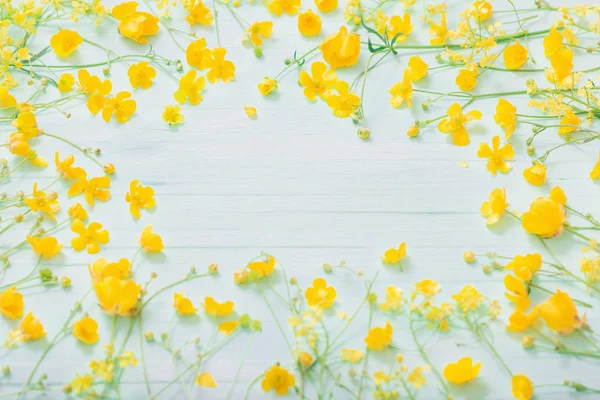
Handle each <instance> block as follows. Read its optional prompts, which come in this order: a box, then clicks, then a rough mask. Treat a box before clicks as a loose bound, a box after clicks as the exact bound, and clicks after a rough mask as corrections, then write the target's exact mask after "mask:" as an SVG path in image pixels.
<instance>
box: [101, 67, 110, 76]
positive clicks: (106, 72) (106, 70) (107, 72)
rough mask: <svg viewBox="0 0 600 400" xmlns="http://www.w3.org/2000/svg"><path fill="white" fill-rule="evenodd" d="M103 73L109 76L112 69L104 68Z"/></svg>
mask: <svg viewBox="0 0 600 400" xmlns="http://www.w3.org/2000/svg"><path fill="white" fill-rule="evenodd" d="M102 73H103V74H104V75H108V74H110V67H104V68H102Z"/></svg>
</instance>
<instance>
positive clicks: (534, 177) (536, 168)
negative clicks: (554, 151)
mask: <svg viewBox="0 0 600 400" xmlns="http://www.w3.org/2000/svg"><path fill="white" fill-rule="evenodd" d="M523 178H525V180H526V181H527V182H529V183H531V184H532V185H533V186H542V185H543V184H544V183H546V166H545V165H544V164H542V163H541V162H539V161H534V163H533V165H532V166H531V167H529V168H525V169H524V170H523Z"/></svg>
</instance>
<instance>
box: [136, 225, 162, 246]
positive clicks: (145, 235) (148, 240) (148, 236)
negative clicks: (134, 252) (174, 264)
mask: <svg viewBox="0 0 600 400" xmlns="http://www.w3.org/2000/svg"><path fill="white" fill-rule="evenodd" d="M139 242H140V246H141V247H142V249H143V250H144V253H158V252H160V251H162V250H163V249H164V248H165V246H164V245H163V242H162V238H161V237H160V235H159V234H158V233H154V232H152V225H146V227H145V228H144V229H143V230H142V234H141V235H140V238H139Z"/></svg>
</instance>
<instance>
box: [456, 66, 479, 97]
mask: <svg viewBox="0 0 600 400" xmlns="http://www.w3.org/2000/svg"><path fill="white" fill-rule="evenodd" d="M475 85H477V70H475V69H471V68H465V69H461V70H460V71H459V73H458V76H457V77H456V86H458V87H459V89H460V90H466V91H469V90H473V89H475Z"/></svg>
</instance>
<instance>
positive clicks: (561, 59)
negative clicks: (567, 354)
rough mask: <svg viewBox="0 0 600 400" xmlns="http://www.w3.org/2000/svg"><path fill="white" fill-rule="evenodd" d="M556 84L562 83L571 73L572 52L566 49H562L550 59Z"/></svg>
mask: <svg viewBox="0 0 600 400" xmlns="http://www.w3.org/2000/svg"><path fill="white" fill-rule="evenodd" d="M550 64H551V65H552V68H553V69H554V75H555V79H556V82H557V83H560V82H562V81H563V80H564V79H565V78H566V77H568V76H569V75H571V73H572V72H573V51H572V50H571V49H569V48H567V47H564V48H562V49H561V50H560V51H559V52H558V53H556V54H555V55H553V56H552V58H550Z"/></svg>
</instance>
